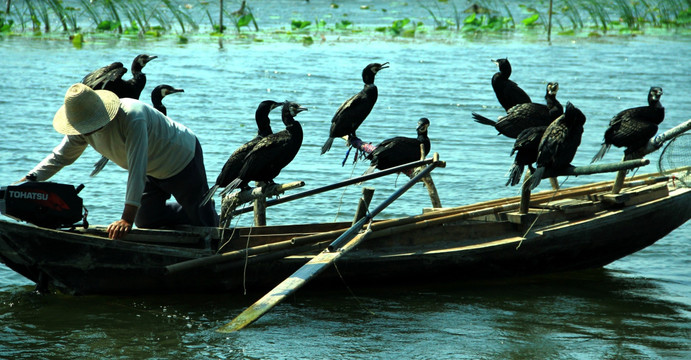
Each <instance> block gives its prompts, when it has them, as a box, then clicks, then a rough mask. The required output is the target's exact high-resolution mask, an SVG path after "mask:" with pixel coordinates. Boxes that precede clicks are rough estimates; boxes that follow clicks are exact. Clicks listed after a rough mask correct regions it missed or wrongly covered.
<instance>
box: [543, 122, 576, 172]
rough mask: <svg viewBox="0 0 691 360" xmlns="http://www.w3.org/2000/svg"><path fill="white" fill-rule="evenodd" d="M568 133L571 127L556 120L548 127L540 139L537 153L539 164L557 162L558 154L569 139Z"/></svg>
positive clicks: (548, 164) (545, 164)
mask: <svg viewBox="0 0 691 360" xmlns="http://www.w3.org/2000/svg"><path fill="white" fill-rule="evenodd" d="M568 134H569V129H568V128H567V127H566V126H565V125H563V124H561V123H560V122H555V123H553V124H552V125H550V126H549V127H547V130H545V134H544V135H542V139H541V140H540V147H539V152H538V155H537V164H538V166H551V165H553V164H554V163H555V161H556V156H557V154H558V153H559V151H560V150H561V148H562V145H563V144H564V143H565V142H566V141H567V137H568Z"/></svg>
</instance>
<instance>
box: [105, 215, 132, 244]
mask: <svg viewBox="0 0 691 360" xmlns="http://www.w3.org/2000/svg"><path fill="white" fill-rule="evenodd" d="M130 230H132V223H129V222H127V221H125V220H122V219H120V220H118V221H116V222H114V223H112V224H110V225H108V229H106V231H108V237H109V238H110V239H113V240H115V239H122V238H124V237H125V235H127V234H129V232H130Z"/></svg>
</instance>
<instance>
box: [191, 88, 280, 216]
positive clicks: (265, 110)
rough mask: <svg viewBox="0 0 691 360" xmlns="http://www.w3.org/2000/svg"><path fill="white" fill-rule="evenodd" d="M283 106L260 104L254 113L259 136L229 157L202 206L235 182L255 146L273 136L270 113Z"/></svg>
mask: <svg viewBox="0 0 691 360" xmlns="http://www.w3.org/2000/svg"><path fill="white" fill-rule="evenodd" d="M281 105H283V104H282V103H279V102H275V101H273V100H264V101H262V102H261V103H259V106H258V107H257V111H256V112H255V113H254V119H255V120H256V122H257V136H255V137H254V139H252V140H250V141H248V142H246V143H245V144H243V145H241V146H240V147H239V148H237V149H236V150H235V151H233V153H232V154H231V155H230V156H229V157H228V160H226V163H225V164H224V165H223V169H221V173H220V174H218V177H217V178H216V183H215V184H214V186H212V187H211V189H209V191H208V192H207V193H206V195H204V198H203V199H202V202H201V205H206V203H207V202H209V200H211V198H212V197H213V196H214V193H216V190H217V189H218V188H222V187H226V186H228V184H229V183H230V182H231V181H233V180H235V179H236V178H237V177H238V176H239V175H240V170H241V169H242V165H243V164H244V161H245V157H247V154H249V153H250V151H252V149H254V147H255V145H257V143H259V141H260V140H261V139H263V138H264V137H266V136H269V135H271V134H273V131H271V120H269V113H270V112H271V110H273V109H275V108H277V107H279V106H281Z"/></svg>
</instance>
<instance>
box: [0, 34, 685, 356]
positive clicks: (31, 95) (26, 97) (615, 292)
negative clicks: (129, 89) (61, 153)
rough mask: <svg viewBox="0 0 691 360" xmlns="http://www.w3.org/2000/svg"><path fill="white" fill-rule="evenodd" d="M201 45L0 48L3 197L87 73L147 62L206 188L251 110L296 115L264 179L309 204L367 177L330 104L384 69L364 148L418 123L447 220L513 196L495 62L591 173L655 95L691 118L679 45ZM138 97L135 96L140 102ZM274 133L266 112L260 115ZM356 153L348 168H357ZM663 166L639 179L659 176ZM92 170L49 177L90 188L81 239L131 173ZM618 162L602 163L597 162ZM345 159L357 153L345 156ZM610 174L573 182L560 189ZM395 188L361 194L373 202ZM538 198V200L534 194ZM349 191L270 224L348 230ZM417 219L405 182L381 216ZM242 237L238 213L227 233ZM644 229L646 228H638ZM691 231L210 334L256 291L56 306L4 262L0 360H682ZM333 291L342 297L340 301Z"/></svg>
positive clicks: (385, 290)
mask: <svg viewBox="0 0 691 360" xmlns="http://www.w3.org/2000/svg"><path fill="white" fill-rule="evenodd" d="M222 45H223V46H220V45H219V43H218V42H217V41H216V40H195V41H191V42H190V43H188V44H184V45H180V44H176V43H175V42H174V41H172V40H161V41H128V40H120V41H111V40H96V41H92V42H87V43H85V45H84V47H83V48H82V49H75V48H74V47H73V46H72V45H71V43H69V42H67V41H56V40H38V39H35V40H32V39H25V38H13V37H0V59H1V60H0V63H1V64H2V68H3V70H4V71H3V72H1V73H0V84H2V85H1V88H2V90H3V91H2V93H3V96H2V98H0V114H1V116H0V123H1V124H2V129H3V133H4V134H3V139H2V141H1V142H0V184H2V185H6V184H9V183H12V182H14V181H16V180H18V179H20V178H21V177H22V176H24V175H25V174H26V173H27V171H29V170H30V169H31V168H32V167H33V166H34V165H36V164H37V163H38V162H39V161H40V160H41V159H43V157H44V156H45V155H46V154H48V153H49V152H50V150H51V149H52V148H53V147H54V146H55V145H57V144H58V143H59V142H60V139H61V136H60V135H59V134H57V133H56V132H55V131H54V130H53V128H52V125H51V121H52V118H53V115H54V113H55V111H56V110H57V109H58V108H59V106H60V105H61V104H62V101H63V97H64V93H65V91H66V89H67V88H68V87H69V86H70V85H71V84H72V83H75V82H78V81H79V80H81V78H82V77H83V76H84V75H85V74H86V73H88V72H90V71H91V70H93V69H95V68H98V67H100V66H103V65H106V64H109V63H110V62H113V61H122V62H124V63H126V64H129V63H130V62H131V59H132V58H133V57H134V56H135V55H137V54H139V53H148V54H151V55H157V56H158V57H159V58H158V59H156V60H154V61H153V62H151V63H150V64H149V65H147V67H146V68H145V72H146V74H147V77H148V83H147V87H146V89H145V94H148V92H150V91H151V90H152V89H153V87H154V86H155V85H157V84H162V83H166V84H170V85H173V86H175V87H180V88H183V89H185V93H184V94H175V95H172V96H169V97H167V98H166V99H165V100H164V103H165V104H166V106H167V107H168V114H169V115H170V116H171V117H172V118H173V119H175V120H177V121H179V122H181V123H183V124H185V125H187V126H188V127H190V128H191V129H192V130H193V131H194V132H195V133H196V134H197V135H198V137H199V139H200V141H201V143H202V146H203V147H204V152H205V162H206V167H207V171H208V178H209V181H210V182H213V181H214V180H215V178H216V175H217V174H218V171H220V169H221V167H222V165H223V163H224V162H225V160H226V158H227V157H228V155H229V154H230V153H231V152H232V151H233V150H234V149H235V148H236V147H237V146H239V145H240V144H241V143H243V142H245V141H247V140H249V139H250V138H251V137H253V136H254V133H255V132H256V129H255V125H254V120H253V116H254V111H255V109H256V106H257V104H258V103H259V102H260V101H262V100H265V99H274V100H277V101H282V100H292V101H297V102H299V103H300V104H302V105H303V106H305V107H307V108H309V111H307V112H304V113H301V114H300V115H299V116H298V118H297V119H298V120H299V121H300V122H301V123H302V125H303V128H304V131H305V140H304V143H303V146H302V148H301V150H300V153H299V154H298V156H297V157H296V159H295V161H294V162H293V163H292V164H290V166H289V167H287V168H286V169H285V170H284V171H283V172H282V173H281V174H280V175H279V177H278V178H277V179H276V180H277V181H279V182H288V181H294V180H304V181H305V182H306V188H314V187H319V186H323V185H326V184H329V183H332V182H335V181H339V180H343V179H346V178H349V177H352V176H356V175H359V174H361V173H362V172H363V171H364V170H365V169H366V168H367V164H366V163H364V162H358V163H356V164H354V165H353V164H352V161H350V160H349V161H348V162H347V163H346V164H345V166H341V161H342V160H343V156H344V154H345V147H344V146H343V142H342V141H340V140H336V142H335V144H336V146H334V148H332V150H331V151H330V152H329V153H327V154H326V155H323V156H320V155H319V149H320V147H321V145H322V144H323V143H324V141H325V140H326V137H327V134H328V129H329V125H330V121H331V117H332V116H333V114H334V112H335V110H336V108H337V107H338V106H339V105H340V104H341V102H343V101H344V100H345V99H347V98H348V97H350V96H351V95H352V94H354V93H356V92H357V91H359V90H360V89H361V88H362V81H361V77H360V73H361V71H362V68H363V67H364V66H365V65H366V64H368V63H370V62H384V61H388V62H390V68H388V69H385V70H383V71H382V72H380V74H379V75H378V76H377V78H376V84H377V86H378V87H379V94H380V95H379V101H378V103H377V104H376V106H375V108H374V110H373V111H372V113H371V114H370V116H369V117H368V119H367V120H366V121H365V123H364V124H363V125H362V127H361V128H360V130H359V131H358V134H359V135H360V137H362V138H363V139H365V140H367V141H372V142H379V141H381V140H383V139H386V138H388V137H392V136H414V135H415V127H416V123H417V120H418V119H419V118H420V117H427V118H429V119H430V121H431V127H430V130H429V133H430V137H431V141H432V151H435V152H438V153H439V154H440V155H441V159H442V160H446V161H447V167H446V168H445V169H438V170H435V172H434V173H433V177H434V179H435V182H436V184H437V187H438V190H439V192H440V197H441V200H442V204H443V205H445V206H454V205H462V204H469V203H473V202H477V201H482V200H489V199H493V198H498V197H505V196H514V195H517V194H518V191H519V190H518V188H516V187H513V188H509V187H505V186H504V183H505V182H506V177H505V175H506V172H507V170H508V169H509V167H510V165H511V161H512V158H510V157H509V152H510V147H511V145H512V141H511V140H509V139H507V138H503V137H498V136H496V133H495V131H494V130H493V129H491V128H489V127H485V126H482V125H479V124H477V123H475V122H473V121H472V118H471V116H470V113H471V112H473V111H476V112H480V113H482V114H484V115H486V116H488V117H491V118H494V117H496V116H498V115H500V114H501V113H502V109H501V108H500V107H499V104H498V102H497V100H496V98H495V96H494V93H493V92H492V88H491V86H490V78H491V76H492V74H493V73H494V72H495V71H496V67H495V66H494V65H493V64H492V63H491V62H490V59H494V58H499V57H508V58H509V59H510V60H511V62H512V64H513V67H514V73H513V75H512V79H513V80H515V81H516V82H518V83H519V85H520V86H521V87H523V89H525V90H526V91H527V92H528V93H529V94H530V95H531V97H532V98H533V100H534V101H539V102H542V101H543V99H542V96H543V95H544V89H545V86H546V84H547V82H549V81H558V82H559V84H560V91H559V94H558V98H559V99H560V101H561V102H562V103H563V104H566V102H567V101H571V102H572V103H574V104H575V105H576V106H577V107H579V108H580V109H581V110H582V111H583V112H584V113H585V114H586V116H587V118H588V120H587V122H586V125H585V133H584V134H583V142H582V145H581V147H580V148H579V151H578V153H577V155H576V158H575V160H574V164H576V165H585V164H588V163H589V162H590V159H591V158H592V156H593V155H594V154H595V153H596V151H597V149H598V148H599V144H600V142H601V140H602V135H603V133H604V130H605V128H606V126H607V123H608V122H609V120H610V119H611V117H612V116H613V115H614V114H616V113H617V112H618V111H620V110H623V109H625V108H629V107H634V106H642V105H644V104H645V103H646V95H647V91H648V89H649V88H650V87H651V86H661V87H662V88H663V89H664V96H663V97H662V103H663V104H664V106H665V107H666V120H665V122H664V123H663V124H662V126H661V128H662V129H667V128H670V127H672V126H674V125H676V124H678V123H680V122H682V121H684V120H687V119H688V118H689V114H691V102H690V101H689V94H690V93H691V81H690V80H691V78H690V76H689V70H688V64H687V62H685V61H684V56H685V54H689V53H691V42H690V41H689V40H688V38H675V37H662V38H656V37H639V38H624V37H616V38H608V37H605V38H599V39H557V40H555V41H554V42H553V44H552V45H551V46H549V45H547V44H546V43H544V42H542V41H538V40H531V39H526V38H513V37H511V36H509V37H507V38H504V39H479V40H475V41H468V40H464V39H463V38H455V37H450V38H446V39H441V40H439V39H436V40H435V39H430V38H423V39H417V40H416V39H405V40H403V39H390V38H388V37H387V36H385V35H381V36H378V37H374V38H373V39H370V38H364V37H356V38H348V37H344V38H341V37H338V36H337V35H331V34H326V36H325V39H324V41H323V42H319V41H317V42H316V43H315V44H314V45H312V46H307V47H306V46H303V45H302V44H300V43H299V42H295V43H293V42H286V41H266V42H247V43H237V42H234V41H227V42H226V43H224V44H222ZM142 98H143V99H144V100H146V101H149V98H148V95H146V96H144V95H143V96H142ZM271 117H272V119H273V128H274V130H275V131H276V130H279V129H281V127H282V126H281V124H280V120H279V118H280V113H279V112H277V111H276V112H274V113H273V114H272V116H271ZM351 156H352V155H351ZM658 156H659V152H658V153H654V154H651V155H650V156H649V158H650V159H651V160H652V164H651V165H649V166H647V167H645V168H644V169H642V170H640V172H643V171H645V172H653V171H656V169H657V167H656V164H657V157H658ZM98 158H99V155H98V154H96V153H95V152H94V151H93V150H91V149H87V151H85V153H84V154H83V156H82V157H81V158H80V159H79V160H77V161H76V162H75V163H74V164H73V165H72V166H70V167H67V168H65V169H64V170H63V171H61V172H60V173H58V175H56V176H55V177H54V178H53V179H52V180H54V181H58V182H64V183H71V184H75V185H76V184H80V183H83V184H85V185H86V187H85V189H84V190H83V191H82V193H81V195H82V197H83V198H84V201H85V206H86V207H87V208H88V209H89V220H90V222H91V223H92V224H108V223H110V222H112V221H114V220H117V219H118V218H119V216H120V213H121V211H122V206H123V199H124V193H125V183H126V172H125V171H124V170H122V169H120V168H118V167H117V166H115V165H114V164H112V163H110V164H108V165H107V166H106V168H105V169H104V170H103V171H102V172H101V174H99V175H98V176H96V177H93V178H90V177H89V173H90V171H91V169H92V164H93V163H94V162H95V161H96V160H98ZM620 158H621V150H619V149H612V151H610V153H609V154H607V156H606V157H605V161H607V162H614V161H618V160H619V159H620ZM351 159H352V157H351ZM612 177H613V175H597V176H591V177H585V178H583V177H580V178H569V179H567V180H566V183H565V186H573V185H578V184H583V183H586V182H591V181H598V180H605V179H610V178H612ZM403 180H404V179H403V178H399V179H397V178H396V177H395V176H390V177H385V178H382V179H378V180H376V181H374V182H372V183H371V185H372V186H374V187H376V189H377V191H376V193H375V198H374V202H375V203H378V202H380V201H382V200H383V199H385V198H386V197H387V196H388V195H389V194H390V193H391V192H392V191H394V189H395V187H396V185H400V184H402V182H403ZM547 186H549V183H548V182H543V184H541V187H542V188H543V189H546V187H547ZM360 192H361V188H360V187H358V186H351V187H348V188H346V189H345V190H336V191H332V192H329V193H326V194H323V195H321V196H318V197H314V198H310V199H305V200H299V201H295V202H290V203H287V204H283V205H279V206H276V207H274V208H270V209H269V211H268V222H269V223H270V224H277V223H304V222H321V221H333V220H334V219H338V220H348V219H351V218H352V213H353V211H354V208H355V206H356V203H357V198H358V197H359V196H360ZM429 205H430V202H429V198H428V196H427V192H426V190H425V189H424V188H423V187H422V186H416V187H414V188H413V189H411V190H410V191H409V192H408V193H406V194H405V195H404V196H403V197H402V198H401V199H399V200H398V201H397V202H395V203H394V204H393V205H392V206H390V207H389V208H387V209H386V210H385V211H384V212H383V213H382V214H381V216H380V218H382V219H383V218H391V217H396V216H401V215H405V214H414V213H419V211H420V209H421V208H422V207H427V206H429ZM250 223H251V216H250V215H243V216H241V217H240V218H239V219H238V224H240V225H248V224H250ZM650 226H655V224H650ZM690 239H691V225H689V224H686V225H684V226H682V227H681V228H679V229H677V230H676V231H674V232H673V233H671V234H670V235H668V236H667V237H665V238H664V239H662V240H660V241H659V242H658V243H656V244H654V245H653V246H651V247H649V248H647V249H644V250H642V251H640V252H638V253H636V254H633V255H631V256H629V257H627V258H624V259H622V260H620V261H617V262H614V263H613V264H610V265H608V266H606V267H605V268H604V269H598V270H593V271H585V272H576V273H569V274H558V275H553V276H543V277H531V278H523V279H510V280H504V281H489V282H480V283H462V284H448V285H444V286H438V285H437V286H431V285H430V286H417V287H411V288H405V287H397V288H389V287H386V286H384V285H385V284H382V286H381V287H380V288H378V289H363V288H358V287H357V284H349V283H348V282H347V279H345V285H344V286H343V287H342V288H336V289H332V290H329V291H328V292H317V291H304V292H298V293H297V295H296V296H295V297H293V298H291V299H290V300H289V301H287V302H286V303H284V304H281V305H279V306H278V307H276V308H275V309H274V310H272V311H271V312H270V313H269V314H267V315H266V316H265V317H263V318H262V319H261V320H259V321H258V322H257V323H256V324H254V325H253V326H251V327H249V328H248V329H246V330H244V331H241V332H238V333H233V334H219V333H216V332H215V331H214V330H215V329H216V328H217V327H219V326H220V325H222V324H224V323H225V322H227V321H229V320H230V319H231V318H232V317H234V316H235V315H237V314H238V313H239V312H240V311H242V310H243V309H244V308H245V307H246V306H247V305H249V304H251V303H252V302H253V301H254V300H255V299H256V298H257V294H253V295H252V296H243V294H241V293H230V294H216V295H178V296H140V297H102V296H84V297H70V296H63V295H37V294H35V293H34V292H33V286H32V284H31V283H30V282H28V281H27V280H25V279H23V278H22V277H20V276H19V275H16V274H15V273H14V272H12V271H11V270H9V269H7V268H6V267H4V266H3V265H0V324H1V330H0V358H8V359H19V358H22V359H64V358H88V359H100V358H108V359H140V358H142V359H143V358H147V359H169V358H176V359H217V358H231V359H275V358H280V359H302V358H315V359H353V358H361V359H372V358H379V359H387V358H411V359H432V358H435V359H436V358H447V359H479V358H482V359H508V358H510V359H543V358H545V359H595V358H597V359H605V358H606V359H682V358H689V357H691V340H690V339H691V336H689V334H690V331H691V326H690V325H689V324H691V322H690V321H689V320H690V318H691V281H689V278H690V277H689V275H691V271H690V269H691V267H690V266H689V259H691V257H690V255H691V251H690V250H691V246H689V240H690ZM346 285H347V286H346Z"/></svg>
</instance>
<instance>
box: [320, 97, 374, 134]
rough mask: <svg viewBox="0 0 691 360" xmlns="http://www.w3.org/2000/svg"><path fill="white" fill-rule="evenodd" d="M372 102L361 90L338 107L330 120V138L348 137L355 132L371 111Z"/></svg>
mask: <svg viewBox="0 0 691 360" xmlns="http://www.w3.org/2000/svg"><path fill="white" fill-rule="evenodd" d="M373 107H374V101H372V99H371V97H370V96H369V95H368V94H367V92H366V91H365V90H364V89H363V90H362V91H360V92H359V93H357V94H355V95H353V96H352V97H350V99H348V100H346V101H344V102H343V104H341V106H339V107H338V110H336V114H334V117H333V119H332V120H331V130H330V134H329V136H330V137H341V136H345V135H349V134H350V133H352V132H354V131H355V130H357V128H358V127H359V126H360V124H362V122H363V121H365V119H366V118H367V115H369V113H370V112H371V111H372V108H373Z"/></svg>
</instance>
